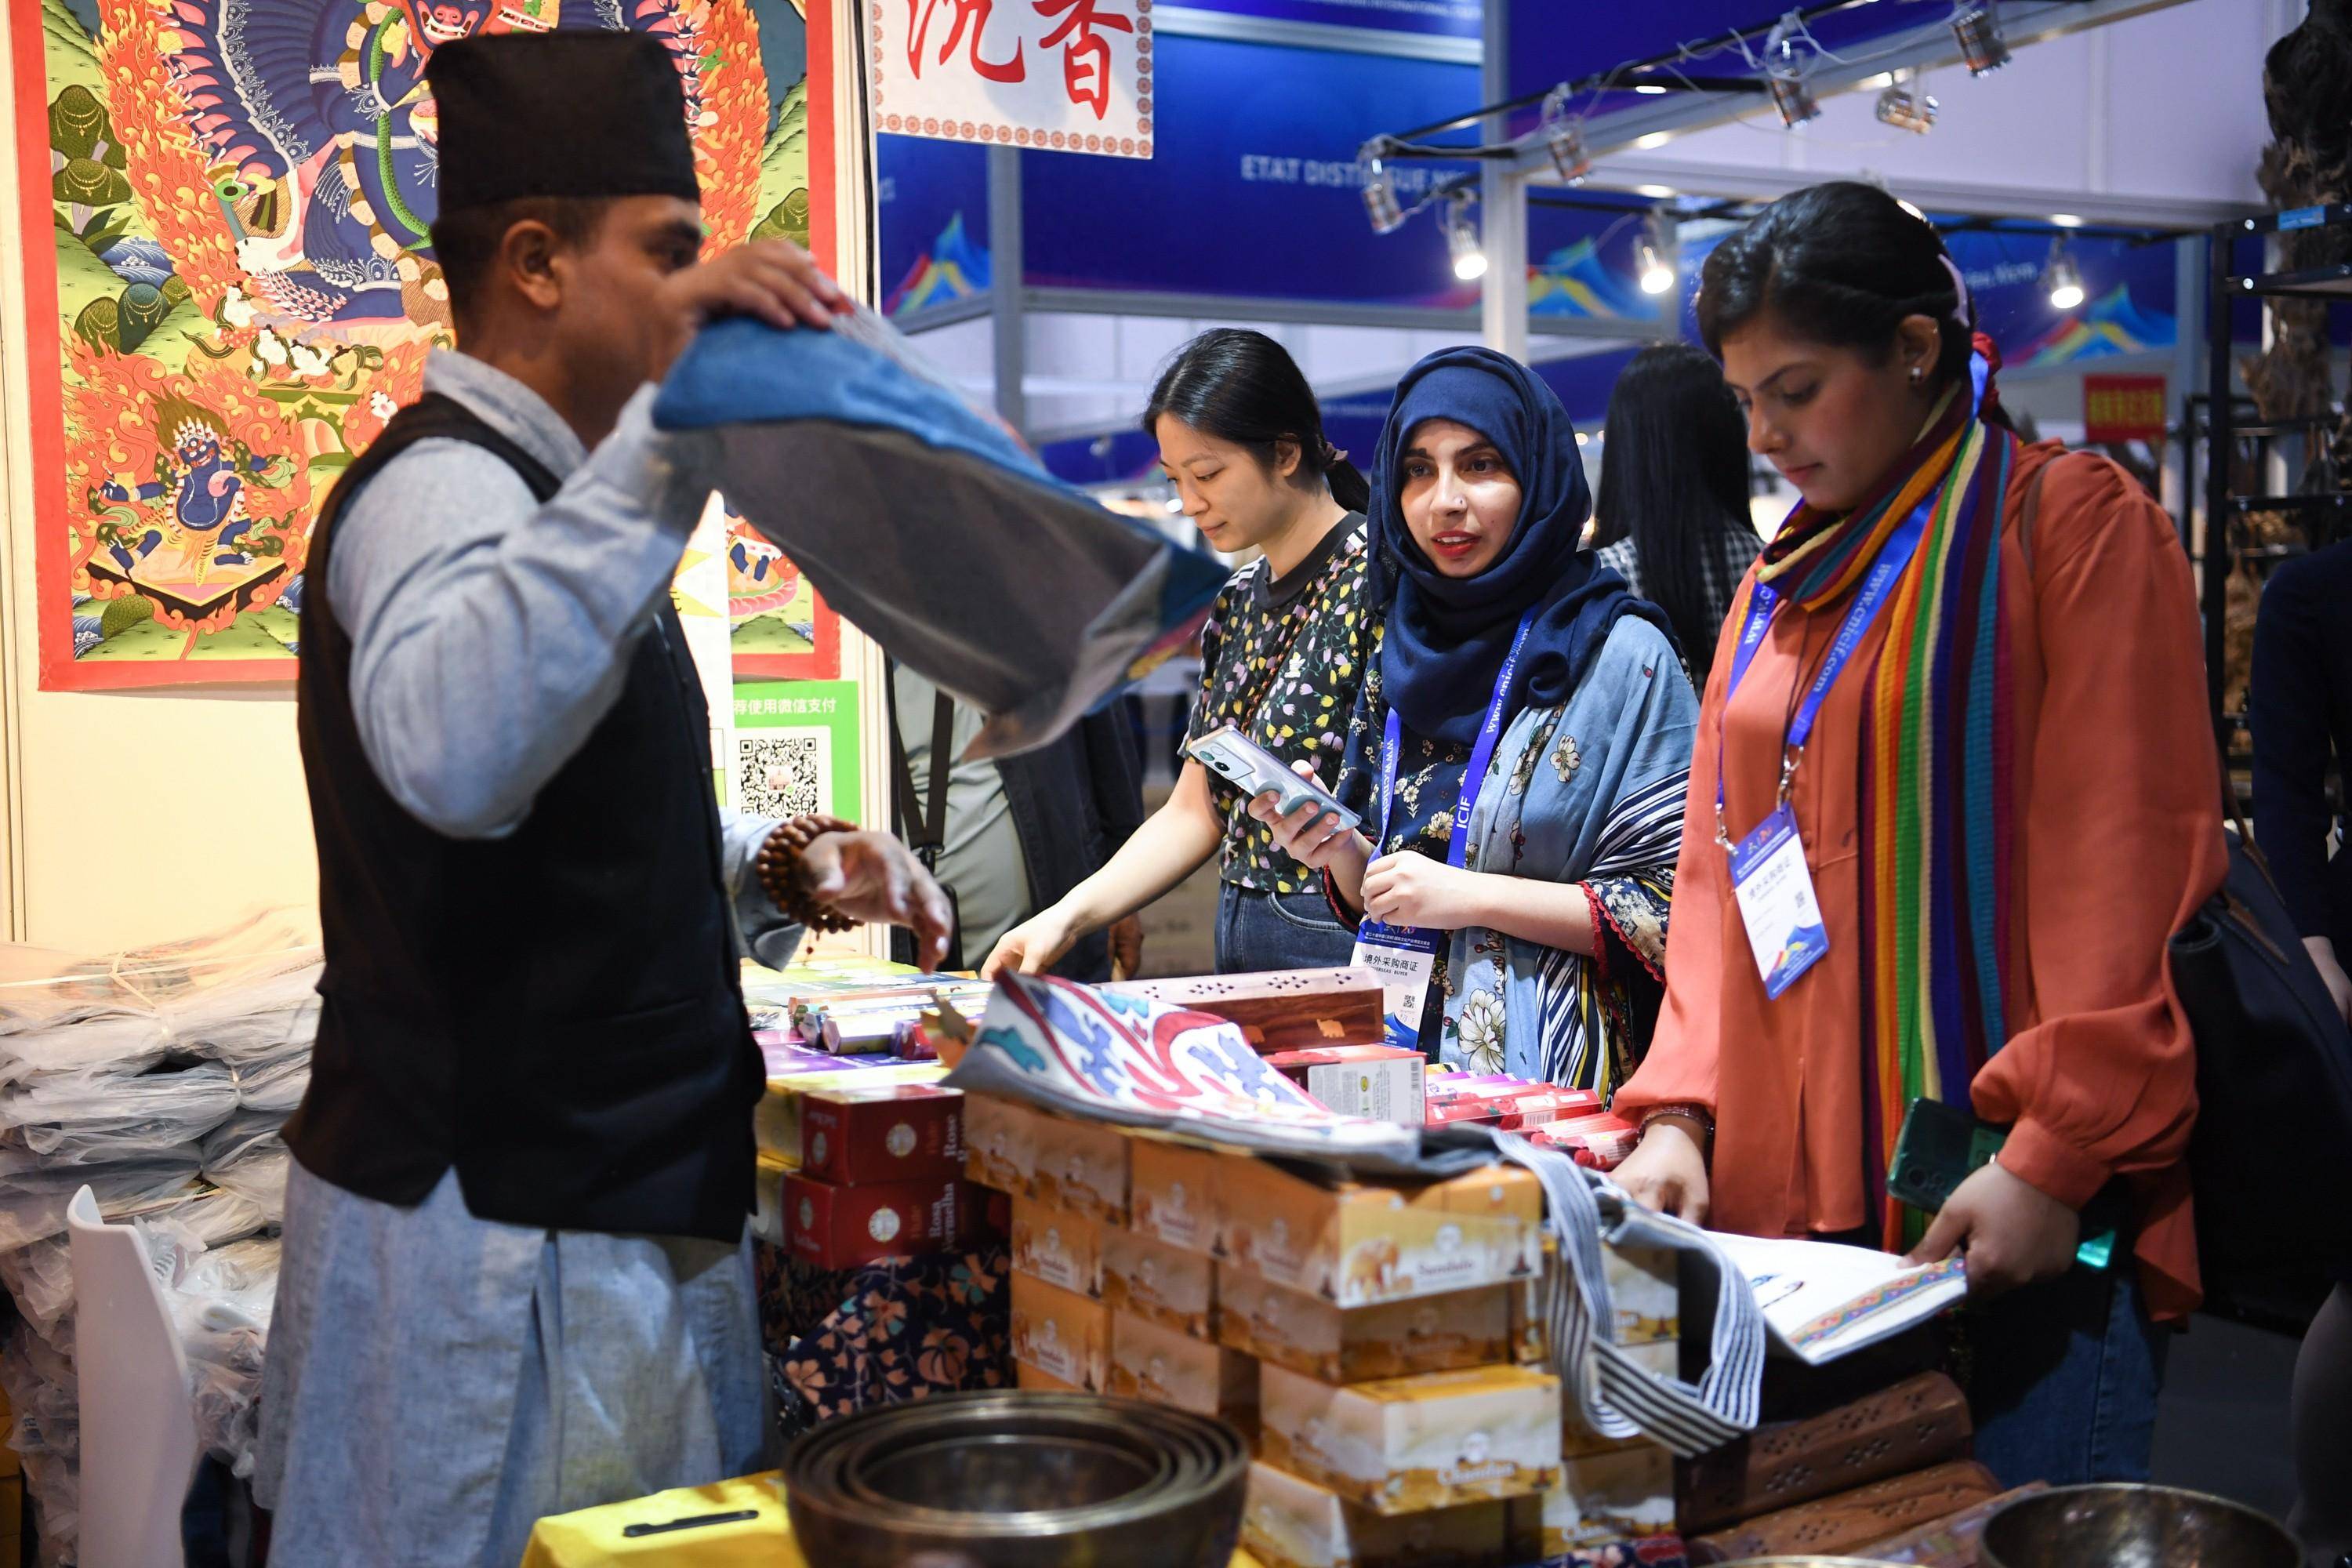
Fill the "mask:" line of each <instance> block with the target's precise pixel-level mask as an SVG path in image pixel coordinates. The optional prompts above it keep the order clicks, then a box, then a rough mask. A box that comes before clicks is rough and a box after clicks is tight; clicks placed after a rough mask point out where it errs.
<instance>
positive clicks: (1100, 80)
mask: <svg viewBox="0 0 2352 1568" xmlns="http://www.w3.org/2000/svg"><path fill="white" fill-rule="evenodd" d="M1099 4H1100V0H1034V9H1035V10H1036V13H1037V15H1039V16H1061V17H1062V20H1061V22H1060V24H1059V25H1058V26H1055V28H1054V30H1053V31H1052V32H1050V33H1048V34H1046V35H1045V37H1043V38H1041V39H1040V40H1038V43H1039V47H1043V48H1048V49H1050V48H1052V47H1055V45H1057V44H1059V45H1062V46H1063V48H1062V85H1063V86H1064V87H1065V88H1066V89H1068V91H1069V94H1070V101H1071V102H1072V103H1076V104H1081V105H1084V106H1085V107H1087V108H1088V109H1091V110H1094V111H1095V118H1096V119H1097V120H1100V119H1102V118H1103V117H1104V116H1105V114H1107V113H1108V110H1109V109H1110V45H1109V44H1108V43H1106V42H1105V41H1104V40H1103V38H1102V37H1100V36H1099V34H1098V33H1097V30H1096V29H1097V28H1108V29H1110V30H1111V31H1113V32H1118V33H1132V32H1134V31H1135V23H1134V22H1133V21H1131V20H1130V19H1129V18H1128V17H1126V16H1119V15H1118V14H1117V13H1116V12H1114V13H1112V14H1111V15H1109V16H1105V15H1103V13H1102V12H1101V11H1100V10H1099V9H1098V5H1099ZM1065 12H1067V13H1068V15H1066V16H1064V15H1063V13H1065Z"/></svg>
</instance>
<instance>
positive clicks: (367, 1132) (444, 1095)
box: [286, 395, 764, 1241]
mask: <svg viewBox="0 0 2352 1568" xmlns="http://www.w3.org/2000/svg"><path fill="white" fill-rule="evenodd" d="M435 438H440V439H453V440H458V441H465V442H468V443H470V444H472V445H474V446H477V447H483V448H485V449H486V450H488V451H489V452H491V453H494V454H495V455H497V456H498V457H499V458H503V459H504V460H505V461H506V462H507V463H509V465H511V466H512V467H513V468H514V469H515V470H516V472H517V473H519V474H520V475H521V476H522V478H523V479H525V480H526V481H527V482H528V483H529V484H530V488H531V490H532V493H533V494H534V495H536V496H538V497H539V498H540V500H542V501H544V500H546V499H547V498H548V497H549V496H551V495H552V494H553V493H554V491H555V489H556V480H555V477H554V476H553V475H552V474H551V473H549V472H548V471H547V469H546V468H544V467H543V466H541V464H539V463H538V462H536V461H534V460H533V459H532V458H530V455H529V454H527V453H525V452H524V451H522V450H521V449H520V447H516V446H515V445H514V444H513V443H512V442H510V441H509V440H507V439H506V438H505V437H501V436H499V434H498V433H497V432H496V431H494V430H492V429H491V428H490V427H489V426H487V425H486V424H484V423H483V422H482V421H481V420H480V419H478V417H476V416H474V415H473V414H472V413H470V412H469V411H467V409H466V408H465V407H464V406H463V405H460V404H458V403H457V402H456V401H454V400H452V399H449V398H446V397H441V396H437V395H427V396H426V397H425V399H424V400H423V401H421V402H419V403H417V404H416V405H415V406H413V407H410V408H407V409H405V410H404V411H402V412H401V413H400V414H399V415H398V416H395V417H394V419H393V421H392V423H391V424H390V425H389V426H387V427H386V428H385V429H384V431H383V435H382V436H380V437H377V439H376V442H375V444H374V445H373V446H372V447H369V448H368V450H367V453H366V455H365V456H363V457H362V458H360V459H359V460H358V461H357V462H355V463H353V464H352V467H351V468H350V469H349V470H347V471H346V472H345V474H344V475H343V477H342V479H341V481H340V482H339V483H338V484H337V485H336V486H335V490H334V494H333V496H332V497H331V500H330V501H329V503H328V506H327V508H326V510H325V511H324V513H323V514H322V515H321V516H320V519H319V521H318V523H317V525H316V527H315V528H314V529H313V530H312V531H311V535H310V559H309V562H308V563H307V566H306V568H305V572H304V578H305V582H304V587H303V597H302V605H301V656H302V657H301V667H300V668H301V672H300V676H299V686H298V692H299V729H300V735H301V743H302V764H303V768H304V770H305V772H306V773H308V774H309V780H310V817H311V823H312V826H313V827H314V828H315V830H316V833H317V837H318V846H319V913H320V923H321V925H322V927H323V930H324V935H325V940H326V961H327V962H326V978H325V979H324V980H323V981H321V982H320V993H321V994H322V995H323V997H324V999H325V1005H324V1008H323V1010H322V1011H321V1013H320V1018H319V1044H318V1050H317V1055H316V1058H315V1059H314V1063H313V1066H312V1069H311V1075H310V1092H309V1093H307V1094H306V1095H304V1096H303V1099H302V1107H301V1109H300V1110H298V1111H297V1112H295V1115H294V1119H293V1120H292V1121H289V1122H288V1123H287V1125H286V1142H287V1143H288V1144H289V1146H290V1147H291V1148H292V1150H293V1152H294V1154H295V1156H296V1157H297V1158H298V1159H299V1160H300V1161H301V1162H302V1164H303V1165H304V1167H305V1168H307V1169H308V1170H310V1171H311V1172H312V1173H315V1174H317V1175H319V1176H320V1177H323V1178H324V1179H325V1180H327V1181H329V1182H331V1183H333V1184H335V1185H337V1186H339V1187H342V1188H344V1189H346V1190H347V1191H350V1192H354V1193H358V1194H361V1195H362V1196H364V1197H370V1198H375V1199H378V1200H380V1201H382V1202H385V1203H393V1204H404V1205H406V1204H415V1203H417V1202H420V1201H422V1200H423V1199H424V1198H425V1195H426V1194H429V1193H430V1192H431V1191H432V1190H433V1187H434V1184H436V1182H438V1181H439V1180H440V1179H441V1175H442V1173H444V1172H446V1171H447V1170H448V1169H449V1168H450V1167H451V1166H452V1165H455V1166H456V1167H457V1178H458V1182H459V1184H460V1186H461V1188H462V1190H463V1192H464V1194H465V1198H466V1206H467V1208H468V1209H469V1210H470V1211H471V1212H472V1213H473V1214H474V1215H477V1216H478V1217H479V1218H482V1219H490V1220H503V1221H508V1222H510V1223H514V1224H520V1225H530V1226H552V1227H557V1228H562V1229H571V1230H598V1231H614V1232H644V1233H649V1234H655V1235H666V1236H691V1237H709V1238H711V1239H714V1240H720V1241H733V1240H735V1239H736V1238H737V1237H740V1235H741V1232H742V1226H743V1217H744V1214H745V1212H746V1210H747V1209H748V1208H749V1207H750V1205H751V1178H752V1158H753V1152H752V1136H751V1107H752V1105H753V1103H754V1102H755V1101H756V1100H758V1099H759V1096H760V1093H761V1085H762V1082H763V1079H764V1073H763V1069H762V1068H761V1059H760V1053H759V1048H758V1047H756V1046H755V1045H754V1044H753V1043H752V1041H751V1030H750V1028H749V1026H748V1025H747V1023H746V1020H745V1017H744V1012H743V997H742V988H741V982H740V975H739V973H738V971H737V967H736V961H735V956H734V950H733V945H732V935H731V931H732V917H731V913H730V903H729V900H728V897H727V892H726V888H725V882H724V879H723V873H722V871H721V858H720V841H719V813H718V808H717V805H716V803H715V801H714V799H713V795H712V790H711V777H710V767H709V757H710V739H709V710H708V709H707V708H706V707H705V705H704V703H703V699H702V689H701V687H700V685H699V684H698V681H697V680H696V679H695V675H694V670H693V668H692V665H691V663H690V662H689V661H688V658H687V654H686V645H685V638H684V635H683V633H682V632H681V630H680V628H679V626H678V624H677V616H676V615H675V614H674V613H673V612H672V610H671V609H670V607H669V605H668V603H667V600H665V601H664V603H663V605H662V610H661V614H660V616H658V618H657V619H656V624H655V625H654V626H651V627H649V628H647V629H646V632H645V633H644V634H643V636H642V637H639V638H638V640H637V643H636V646H635V650H634V651H633V652H631V653H629V654H628V655H627V657H628V674H627V677H626V681H625V684H624V686H623V687H622V689H621V693H620V696H619V698H618V699H617V700H615V701H614V704H613V707H612V710H611V711H610V712H608V713H607V714H605V716H604V719H603V720H602V721H600V722H599V723H598V724H597V725H596V727H595V729H594V730H593V731H590V732H589V735H588V738H587V740H586V741H585V742H583V743H582V745H581V747H580V749H579V750H578V751H577V752H574V753H572V757H571V759H570V760H569V761H568V762H566V763H564V764H563V765H562V768H561V769H559V770H558V771H557V773H556V774H555V776H554V777H553V778H551V779H550V780H549V781H548V782H547V783H546V784H544V785H543V786H541V789H540V791H539V794H538V795H537V797H536V798H535V799H534V800H533V802H532V804H531V807H530V815H529V816H525V817H524V818H523V820H522V822H521V824H520V826H517V827H516V828H515V829H514V831H513V832H512V833H510V834H509V835H508V836H507V837H502V838H491V839H458V838H452V837H447V836H446V835H445V834H442V833H439V832H436V830H434V829H433V828H431V827H428V826H425V824H423V823H421V822H419V821H418V820H417V819H416V818H415V816H411V815H410V814H409V813H408V811H407V810H406V809H405V808H404V807H403V806H402V805H400V804H399V803H398V802H397V801H395V800H394V798H393V797H392V795H391V794H390V792H388V791H387V790H386V789H385V788H384V787H383V784H382V783H381V782H380V781H379V780H378V779H377V777H376V773H375V770H374V769H373V767H372V766H371V765H370V764H369V762H368V759H367V755H366V753H365V752H363V751H362V749H361V745H360V736H359V728H358V724H357V722H356V721H355V719H354V717H353V713H352V697H351V674H352V640H351V637H350V636H349V635H348V634H347V633H346V632H345V631H344V629H343V628H342V626H341V625H339V624H338V622H337V620H336V618H335V610H334V606H333V604H332V602H331V599H330V597H329V595H328V588H327V584H328V581H329V570H330V566H329V563H330V561H331V557H332V553H333V550H334V540H335V521H336V519H337V517H338V516H339V515H340V514H341V511H342V510H343V509H344V508H345V507H346V506H348V505H349V504H350V502H351V500H352V497H353V496H355V495H357V494H358V493H359V491H360V489H362V487H363V486H364V485H366V484H367V483H368V481H369V480H370V479H372V478H373V476H374V475H375V473H376V472H377V471H378V470H379V469H381V468H383V467H384V465H385V464H387V463H389V462H390V461H391V460H392V459H393V458H394V457H396V456H398V455H399V454H400V453H401V452H403V451H404V450H406V449H407V448H408V447H412V446H414V445H415V444H416V443H417V442H419V441H424V440H430V439H435ZM392 525H393V524H392V521H391V520H390V519H385V520H384V521H383V522H381V523H379V524H377V526H392ZM519 675H520V672H517V671H506V670H497V669H479V670H473V671H470V672H467V677H466V679H471V680H480V681H484V682H489V681H497V680H501V679H518V678H519ZM450 699H451V700H453V701H456V702H463V701H464V700H465V694H464V692H463V691H457V692H452V693H451V694H450Z"/></svg>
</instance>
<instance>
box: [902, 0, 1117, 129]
mask: <svg viewBox="0 0 2352 1568" xmlns="http://www.w3.org/2000/svg"><path fill="white" fill-rule="evenodd" d="M871 16H872V23H871V26H870V28H869V30H868V34H867V40H868V42H869V43H870V44H871V46H872V47H871V48H870V49H869V50H868V52H867V57H866V86H867V90H868V93H869V95H870V97H871V99H872V112H873V116H874V125H875V129H877V130H878V131H890V132H898V133H899V134H901V135H907V136H929V137H935V138H937V139H939V140H941V141H947V142H994V143H999V144H1006V145H1011V146H1015V147H1042V148H1045V149H1047V150H1049V151H1053V152H1060V153H1108V154H1110V155H1112V156H1116V157H1121V158H1149V157H1150V156H1151V51H1152V37H1151V0H888V3H887V4H881V5H875V6H874V7H873V8H872V12H871Z"/></svg>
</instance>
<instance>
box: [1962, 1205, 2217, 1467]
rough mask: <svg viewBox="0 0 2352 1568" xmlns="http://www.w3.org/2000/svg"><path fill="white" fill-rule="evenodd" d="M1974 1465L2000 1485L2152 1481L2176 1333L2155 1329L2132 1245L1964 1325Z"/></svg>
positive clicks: (1999, 1303) (1975, 1312)
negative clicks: (2167, 1361) (2107, 1263)
mask: <svg viewBox="0 0 2352 1568" xmlns="http://www.w3.org/2000/svg"><path fill="white" fill-rule="evenodd" d="M1959 1331H1960V1333H1961V1335H1962V1336H1963V1343H1964V1344H1965V1346H1966V1350H1967V1356H1968V1366H1967V1372H1968V1391H1969V1414H1970V1415H1972V1416H1973V1417H1974V1418H1975V1421H1976V1428H1977V1438H1976V1456H1977V1458H1979V1460H1981V1461H1983V1463H1984V1464H1985V1465H1986V1466H1987V1468H1990V1470H1991V1471H1992V1473H1993V1474H1994V1475H1996V1476H1998V1477H1999V1478H2000V1484H2001V1485H2002V1486H2004V1487H2019V1486H2023V1485H2024V1484H2025V1483H2026V1482H2028V1481H2034V1480H2046V1481H2048V1482H2049V1483H2050V1484H2051V1485H2052V1486H2053V1487H2064V1486H2079V1485H2083V1484H2084V1483H2087V1482H2091V1481H2144V1480H2146V1479H2147V1469H2148V1452H2149V1448H2150V1447H2151V1446H2152V1445H2153V1444H2154V1442H2155V1440H2156V1395H2157V1390H2158V1387H2159V1386H2161V1384H2163V1381H2164V1352H2165V1347H2166V1344H2167V1343H2168V1341H2169V1340H2170V1338H2171V1335H2170V1334H2169V1333H2168V1332H2167V1331H2164V1330H2162V1329H2159V1328H2158V1327H2157V1326H2156V1325H2155V1324H2154V1323H2152V1322H2150V1321H2148V1317H2147V1310H2146V1309H2145V1308H2144V1307H2143V1306H2142V1304H2141V1302H2140V1295H2139V1286H2138V1283H2137V1279H2136V1277H2135V1272H2134V1265H2133V1262H2132V1256H2131V1252H2130V1249H2129V1245H2128V1242H2127V1241H2126V1242H2119V1243H2118V1245H2117V1246H2116V1259H2115V1263H2114V1265H2113V1266H2112V1267H2111V1268H2105V1269H2091V1268H2083V1267H2082V1266H2080V1265H2079V1264H2078V1265H2076V1266H2075V1267H2074V1268H2072V1269H2070V1270H2069V1271H2068V1272H2067V1273H2066V1274H2065V1275H2064V1276H2063V1277H2062V1278H2060V1279H2051V1280H2045V1281H2044V1282H2042V1284H2039V1285H2030V1286H2028V1287H2026V1288H2025V1289H2022V1290H2017V1291H2012V1292H2011V1294H2009V1295H2007V1296H2003V1297H2000V1299H1999V1300H1994V1301H1992V1302H1990V1303H1988V1304H1987V1305H1984V1306H1981V1307H1969V1308H1967V1309H1964V1310H1963V1311H1962V1313H1961V1315H1960V1319H1959Z"/></svg>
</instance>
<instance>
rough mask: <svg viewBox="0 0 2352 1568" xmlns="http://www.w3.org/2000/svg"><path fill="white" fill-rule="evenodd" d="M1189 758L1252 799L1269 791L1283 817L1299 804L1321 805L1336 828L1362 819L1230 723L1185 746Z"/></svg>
mask: <svg viewBox="0 0 2352 1568" xmlns="http://www.w3.org/2000/svg"><path fill="white" fill-rule="evenodd" d="M1185 750H1186V752H1188V753H1189V754H1190V755H1191V756H1192V760H1193V761H1194V762H1196V763H1200V764H1201V765H1202V767H1204V768H1206V769H1208V770H1209V771H1210V772H1211V773H1215V774H1216V775H1217V776H1218V777H1220V778H1222V779H1224V780H1225V781H1227V782H1228V783H1230V784H1233V786H1234V788H1236V789H1238V790H1240V791H1241V792H1242V793H1243V794H1244V795H1248V796H1250V797H1251V798H1252V799H1255V798H1256V797H1257V796H1259V795H1265V794H1266V793H1268V792H1269V791H1271V792H1272V793H1273V795H1275V804H1276V805H1279V806H1280V807H1281V808H1282V814H1283V815H1284V816H1289V815H1290V814H1291V813H1292V812H1294V811H1297V809H1298V808H1299V807H1300V806H1302V805H1318V806H1320V807H1322V809H1323V811H1324V813H1325V814H1326V815H1328V816H1332V817H1335V818H1337V819H1338V821H1339V826H1340V827H1342V828H1352V827H1355V826H1359V825H1360V824H1361V823H1362V821H1363V818H1362V817H1360V816H1357V815H1356V814H1355V813H1354V812H1352V811H1349V809H1348V808H1347V807H1346V806H1344V805H1340V804H1339V801H1338V799H1337V798H1335V797H1334V796H1333V795H1332V794H1331V792H1330V791H1329V790H1327V789H1325V788H1324V787H1323V786H1322V785H1321V784H1317V783H1316V782H1315V781H1314V780H1313V779H1310V778H1304V777H1301V776H1300V775H1299V774H1297V773H1293V772H1291V770H1290V769H1288V768H1286V767H1285V766H1283V764H1282V759H1281V758H1280V757H1277V756H1276V755H1275V754H1274V753H1273V752H1269V751H1267V750H1266V749H1265V747H1264V746H1261V745H1259V744H1258V743H1257V742H1255V741H1253V740H1251V739H1250V738H1249V737H1248V736H1247V735H1244V734H1243V733H1242V732H1241V731H1239V730H1237V729H1235V728H1234V726H1233V725H1231V724H1225V725H1222V726H1220V727H1219V728H1217V729H1214V730H1212V731H1209V732H1208V733H1207V734H1205V735H1203V736H1202V737H1201V738H1200V739H1199V740H1197V741H1195V742H1192V745H1190V746H1188V747H1186V748H1185Z"/></svg>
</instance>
